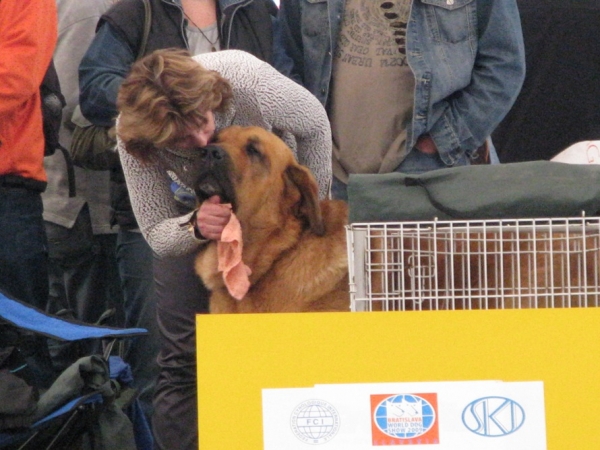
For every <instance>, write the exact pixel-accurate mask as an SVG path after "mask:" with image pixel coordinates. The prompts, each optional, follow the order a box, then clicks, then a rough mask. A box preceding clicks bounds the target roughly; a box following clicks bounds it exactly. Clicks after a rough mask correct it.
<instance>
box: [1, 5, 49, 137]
mask: <svg viewBox="0 0 600 450" xmlns="http://www.w3.org/2000/svg"><path fill="white" fill-rule="evenodd" d="M0 15H1V17H0V117H4V116H6V117H12V115H13V114H14V111H16V110H18V109H19V108H22V107H23V105H24V104H25V103H26V102H27V101H28V100H30V99H31V97H32V96H34V95H35V94H36V93H39V91H40V84H41V82H42V79H43V78H44V74H45V73H46V70H47V69H48V65H49V64H50V59H51V58H52V52H53V51H54V46H55V45H56V39H57V13H56V3H55V1H54V0H39V1H23V0H3V1H2V4H1V6H0ZM38 95H39V94H38ZM1 121H2V120H1V119H0V122H1ZM1 129H2V127H1V125H0V130H1Z"/></svg>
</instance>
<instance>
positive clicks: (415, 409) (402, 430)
mask: <svg viewBox="0 0 600 450" xmlns="http://www.w3.org/2000/svg"><path fill="white" fill-rule="evenodd" d="M437 410H438V405H437V394H395V395H391V394H385V395H382V394H379V395H371V418H372V420H371V432H372V439H373V445H415V444H419V445H423V444H439V443H440V437H439V427H438V421H437Z"/></svg>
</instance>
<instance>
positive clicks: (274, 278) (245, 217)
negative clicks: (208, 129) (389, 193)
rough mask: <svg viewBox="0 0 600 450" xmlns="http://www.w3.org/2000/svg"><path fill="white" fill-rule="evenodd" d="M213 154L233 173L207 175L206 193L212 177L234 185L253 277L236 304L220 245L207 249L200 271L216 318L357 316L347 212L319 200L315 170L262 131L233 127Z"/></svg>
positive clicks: (340, 204)
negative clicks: (350, 290)
mask: <svg viewBox="0 0 600 450" xmlns="http://www.w3.org/2000/svg"><path fill="white" fill-rule="evenodd" d="M213 150H214V151H223V152H224V154H225V155H224V159H225V160H226V162H224V163H222V164H221V167H225V169H223V168H221V169H219V170H214V171H213V170H210V171H208V172H205V173H204V174H203V175H202V177H201V179H199V181H198V186H201V185H203V183H206V181H205V180H206V179H207V178H209V179H212V181H211V183H213V184H214V183H215V181H214V180H215V179H218V180H219V181H218V182H216V184H217V185H220V186H223V185H229V191H230V192H233V194H231V196H232V197H233V198H230V199H225V200H224V201H230V202H231V203H233V210H234V213H235V215H236V216H237V218H238V220H239V221H240V224H241V227H242V237H243V254H242V258H243V261H244V263H245V264H246V265H247V266H249V267H250V269H251V270H252V274H251V275H250V284H251V287H250V290H249V291H248V293H247V294H246V295H245V297H244V298H243V299H242V300H239V301H238V300H236V299H234V298H233V297H232V296H231V295H229V293H228V291H227V289H226V287H225V285H224V282H223V277H222V273H221V272H219V271H218V270H217V244H216V242H211V243H209V244H207V245H206V246H205V247H204V248H203V249H202V250H201V251H200V253H199V254H198V256H197V258H196V263H195V270H196V273H197V274H198V275H199V276H200V277H201V278H202V281H203V282H204V284H205V285H206V286H207V288H208V289H210V290H211V297H210V311H211V313H259V312H261V313H262V312H303V311H349V308H350V299H349V293H348V262H347V253H346V235H345V228H344V227H345V225H346V223H347V220H348V211H347V205H346V204H345V203H344V202H341V201H333V200H322V201H319V200H318V187H317V184H316V181H315V179H314V177H313V176H312V174H311V173H310V171H309V170H308V169H307V168H306V167H303V166H301V165H300V164H298V163H297V162H296V160H295V158H294V156H293V154H292V152H291V150H290V149H289V148H288V147H287V146H286V145H285V143H284V142H283V141H282V140H281V139H279V138H278V137H277V136H275V135H274V134H272V133H270V132H268V131H266V130H264V129H262V128H258V127H245V128H242V127H237V126H233V127H229V128H226V129H225V130H223V131H221V132H220V133H219V135H218V136H217V138H216V141H215V143H214V146H213ZM211 177H212V178H211ZM224 178H226V180H224ZM204 186H206V184H204ZM219 189H220V188H219V187H217V188H216V190H215V191H213V192H210V193H206V192H205V193H204V196H205V197H207V196H209V195H214V194H219V193H220V191H219ZM225 191H227V189H225ZM197 195H199V194H198V190H197Z"/></svg>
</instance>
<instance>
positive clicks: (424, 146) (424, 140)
mask: <svg viewBox="0 0 600 450" xmlns="http://www.w3.org/2000/svg"><path fill="white" fill-rule="evenodd" d="M415 147H417V150H419V151H420V152H421V153H425V154H428V155H433V154H435V153H437V151H438V150H437V146H436V145H435V142H433V139H431V137H429V135H428V134H423V135H421V136H419V139H417V143H416V145H415Z"/></svg>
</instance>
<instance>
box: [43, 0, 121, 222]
mask: <svg viewBox="0 0 600 450" xmlns="http://www.w3.org/2000/svg"><path fill="white" fill-rule="evenodd" d="M113 3H114V0H78V1H71V0H57V7H58V43H57V45H56V49H55V51H54V63H55V65H56V70H57V72H58V76H59V79H60V84H61V90H62V92H63V95H64V96H65V99H66V101H67V105H66V107H65V109H64V111H63V125H62V127H61V129H60V143H61V144H62V145H63V146H64V147H66V148H69V146H70V145H71V137H72V133H73V131H72V125H71V121H70V119H71V116H72V115H73V110H74V109H75V106H77V104H78V102H79V82H78V75H77V72H78V67H79V62H80V61H81V58H82V57H83V55H84V53H85V51H86V50H87V48H88V46H89V44H90V43H91V42H92V39H93V37H94V35H95V31H96V24H97V23H98V20H99V19H100V16H101V15H102V14H103V13H104V12H105V11H106V10H107V9H108V8H109V7H110V6H111V5H112V4H113ZM44 167H45V169H46V173H47V175H48V186H47V188H46V191H45V192H44V193H43V194H42V200H43V202H44V220H46V221H48V222H52V223H55V224H58V225H61V226H64V227H66V228H71V227H72V226H73V224H74V223H75V220H76V219H77V216H78V214H79V212H80V211H81V208H83V206H84V205H85V204H86V203H87V204H88V206H89V209H90V215H91V219H92V227H93V231H94V234H105V233H113V232H116V229H111V227H110V225H109V221H110V202H109V174H108V172H94V171H90V170H85V169H81V168H79V167H75V180H76V187H77V196H76V197H74V198H70V197H69V191H68V178H67V170H66V163H65V159H64V157H63V155H62V153H60V152H56V153H55V154H54V155H53V156H48V157H46V158H45V159H44Z"/></svg>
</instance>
